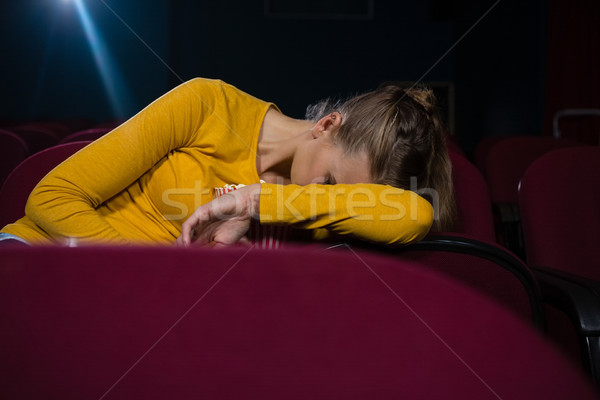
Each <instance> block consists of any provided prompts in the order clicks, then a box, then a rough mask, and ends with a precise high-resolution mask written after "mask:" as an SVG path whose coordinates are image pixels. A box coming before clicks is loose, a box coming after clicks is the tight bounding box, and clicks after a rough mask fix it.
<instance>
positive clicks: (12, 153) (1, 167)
mask: <svg viewBox="0 0 600 400" xmlns="http://www.w3.org/2000/svg"><path fill="white" fill-rule="evenodd" d="M28 153H29V149H28V148H27V143H25V141H24V140H23V139H21V137H19V136H17V135H16V134H14V133H12V132H9V131H5V130H2V129H0V187H2V183H4V180H5V179H6V177H7V176H8V174H10V172H11V171H12V170H13V169H15V167H16V166H17V165H19V163H20V162H21V161H23V160H24V159H25V157H27V154H28Z"/></svg>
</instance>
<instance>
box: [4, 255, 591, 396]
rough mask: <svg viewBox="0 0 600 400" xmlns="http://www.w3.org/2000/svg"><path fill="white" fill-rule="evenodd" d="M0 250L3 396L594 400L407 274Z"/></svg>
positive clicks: (355, 258) (533, 336)
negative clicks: (538, 399) (526, 399)
mask: <svg viewBox="0 0 600 400" xmlns="http://www.w3.org/2000/svg"><path fill="white" fill-rule="evenodd" d="M0 251H1V253H0V315H2V318H3V329H2V330H0V342H1V343H2V344H3V349H4V350H3V362H2V363H0V379H1V380H2V381H1V382H0V397H2V398H60V399H65V400H68V399H81V398H102V399H132V398H143V399H159V398H223V399H225V398H228V399H231V398H248V399H254V398H260V399H280V398H286V399H307V398H349V399H365V398H377V399H386V398H390V399H391V398H393V399H398V398H422V399H437V398H439V399H447V398H466V399H467V398H468V399H471V398H473V399H484V398H490V399H492V398H503V399H508V398H531V399H537V398H544V399H561V400H562V399H565V398H573V399H575V398H576V399H591V398H595V393H593V392H592V389H591V388H590V387H589V386H588V384H587V382H586V381H585V380H584V379H583V378H582V377H581V375H580V374H579V372H578V371H577V370H576V369H574V368H573V367H572V366H571V365H570V364H569V363H568V362H566V361H565V360H564V359H563V358H562V357H561V356H560V355H559V354H558V353H557V351H556V350H555V349H554V348H553V347H551V346H550V345H549V344H548V343H547V342H546V341H544V340H543V339H542V338H540V337H539V336H538V334H537V333H536V332H533V331H532V330H531V329H530V328H529V327H528V326H526V325H525V324H523V323H522V322H521V321H520V320H518V319H516V318H515V317H514V316H513V315H511V314H510V313H508V312H506V311H505V310H504V309H502V308H500V307H498V306H496V305H495V304H494V303H491V302H490V301H488V300H487V299H486V298H484V297H482V296H479V295H478V294H476V293H473V292H472V291H470V290H468V289H467V288H465V287H463V286H461V285H459V284H457V283H455V282H453V281H451V280H448V279H447V278H443V277H441V276H439V275H436V274H433V273H431V272H430V271H425V270H423V269H422V268H421V267H420V265H419V264H417V263H413V262H401V261H399V260H397V259H391V258H389V257H383V256H381V255H374V254H367V253H351V252H344V253H338V252H333V251H332V252H314V251H307V250H305V249H295V248H294V249H292V248H288V249H287V250H280V251H260V250H254V249H249V250H246V249H227V250H223V251H218V250H198V249H176V248H101V247H98V248H94V247H92V248H59V247H56V248H41V247H38V248H33V249H26V250H20V249H2V250H0Z"/></svg>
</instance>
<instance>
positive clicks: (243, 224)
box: [175, 183, 260, 246]
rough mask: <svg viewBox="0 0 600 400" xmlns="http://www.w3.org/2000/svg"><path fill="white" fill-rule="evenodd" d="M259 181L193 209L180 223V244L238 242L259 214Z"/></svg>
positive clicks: (177, 242)
mask: <svg viewBox="0 0 600 400" xmlns="http://www.w3.org/2000/svg"><path fill="white" fill-rule="evenodd" d="M259 199H260V183H254V184H251V185H247V186H243V187H241V188H239V189H237V190H234V191H232V192H229V193H227V194H225V195H223V196H220V197H217V198H216V199H214V200H213V201H211V202H209V203H206V204H204V205H202V206H200V207H198V208H197V209H196V211H194V213H193V214H192V215H191V216H190V217H189V218H188V219H187V220H186V221H185V222H184V223H183V225H182V226H181V235H179V237H178V238H177V240H176V242H175V243H176V244H177V245H179V246H189V245H190V244H192V243H198V244H204V245H206V244H214V245H229V244H233V243H237V242H239V241H240V240H241V239H242V238H243V237H244V235H245V234H246V232H248V229H249V227H250V220H251V219H252V217H258V215H259V209H260V208H259V206H260V204H259Z"/></svg>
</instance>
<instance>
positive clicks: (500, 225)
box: [485, 136, 582, 258]
mask: <svg viewBox="0 0 600 400" xmlns="http://www.w3.org/2000/svg"><path fill="white" fill-rule="evenodd" d="M581 145H582V144H581V143H580V142H578V141H576V140H574V139H566V138H560V139H555V138H552V137H543V136H530V137H511V138H506V139H503V140H501V141H499V142H497V143H496V144H495V145H494V146H492V148H491V149H490V152H489V154H488V157H487V160H486V165H485V171H486V181H487V183H488V186H489V188H490V198H491V200H492V205H493V209H494V214H495V217H496V221H497V222H496V227H497V234H496V236H497V238H498V241H499V242H500V243H502V244H503V245H505V246H506V247H508V248H509V249H511V250H512V251H513V252H515V253H517V254H518V255H519V256H521V257H523V258H524V257H525V250H524V245H523V237H522V231H521V225H520V217H519V209H518V189H519V181H520V180H521V177H522V176H523V174H524V173H525V170H526V169H527V167H529V166H530V165H531V163H532V162H534V161H535V160H536V159H537V158H539V157H540V156H542V155H544V154H546V153H548V152H550V151H553V150H557V149H561V148H565V147H572V146H581Z"/></svg>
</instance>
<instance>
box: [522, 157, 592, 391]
mask: <svg viewBox="0 0 600 400" xmlns="http://www.w3.org/2000/svg"><path fill="white" fill-rule="evenodd" d="M598 171H600V147H591V146H590V147H572V148H568V149H561V150H557V151H554V152H551V153H548V154H546V155H544V156H542V157H540V158H539V159H538V160H537V161H535V162H534V163H533V164H532V165H531V166H530V167H529V168H528V169H527V171H526V173H525V175H524V176H523V179H522V180H521V188H520V191H519V200H520V201H519V206H520V210H521V222H522V225H523V232H524V237H525V245H526V248H527V260H528V263H529V264H530V265H531V266H532V267H534V268H535V273H536V276H537V278H538V280H539V281H540V285H541V287H542V290H543V294H544V300H545V301H546V303H547V304H548V307H550V308H552V315H555V316H557V317H559V316H561V314H560V313H564V314H565V315H566V316H568V317H569V318H568V320H569V321H571V324H572V325H573V326H572V327H571V329H572V330H573V331H574V333H575V335H576V338H575V340H578V343H577V342H575V343H569V342H568V341H567V340H566V339H564V338H560V341H561V342H562V343H563V344H564V345H565V347H566V348H568V349H571V351H573V350H574V351H575V352H576V353H575V354H573V356H574V358H575V359H581V360H582V361H583V363H584V365H585V366H586V367H587V368H588V369H589V370H590V373H591V375H592V376H593V377H594V379H595V380H596V382H597V384H599V385H600V333H599V332H600V258H599V257H598V244H599V243H600V229H599V227H600V209H599V205H600V174H598ZM549 322H550V324H549V326H550V334H551V335H552V336H555V337H558V336H559V335H558V333H561V334H562V331H564V327H562V326H560V325H559V324H558V323H555V324H552V322H553V321H552V320H550V321H549ZM562 324H563V325H564V322H563V323H562ZM567 339H568V338H567ZM579 349H581V353H580V354H577V353H579Z"/></svg>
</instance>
